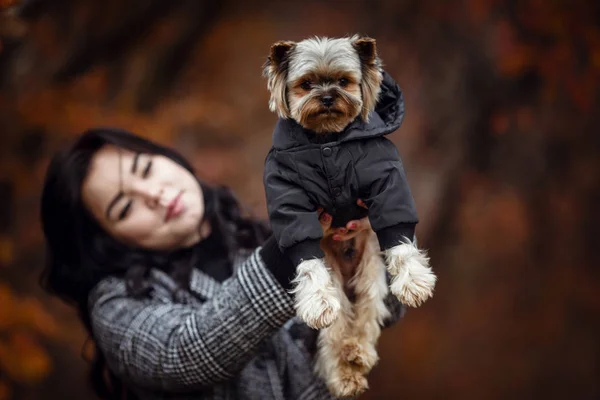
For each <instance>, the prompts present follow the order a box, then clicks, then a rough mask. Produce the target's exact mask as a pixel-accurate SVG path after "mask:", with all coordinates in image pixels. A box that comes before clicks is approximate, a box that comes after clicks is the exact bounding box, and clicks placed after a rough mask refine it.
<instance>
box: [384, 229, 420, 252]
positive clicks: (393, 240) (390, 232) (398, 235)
mask: <svg viewBox="0 0 600 400" xmlns="http://www.w3.org/2000/svg"><path fill="white" fill-rule="evenodd" d="M415 226H416V224H411V223H409V224H398V225H394V226H390V227H388V228H383V229H381V230H380V231H377V239H378V240H379V247H381V250H382V251H385V250H388V249H390V248H392V247H394V246H396V245H398V244H399V243H401V242H406V238H408V240H410V241H411V242H412V241H413V238H414V235H415Z"/></svg>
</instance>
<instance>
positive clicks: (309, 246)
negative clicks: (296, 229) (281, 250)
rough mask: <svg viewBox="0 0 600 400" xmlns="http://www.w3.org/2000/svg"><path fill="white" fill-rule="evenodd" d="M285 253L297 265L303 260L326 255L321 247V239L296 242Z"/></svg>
mask: <svg viewBox="0 0 600 400" xmlns="http://www.w3.org/2000/svg"><path fill="white" fill-rule="evenodd" d="M285 254H286V255H287V256H288V257H289V258H290V260H292V262H293V263H294V265H296V266H297V265H298V264H300V263H301V262H302V260H312V259H313V258H324V257H325V253H323V250H322V249H321V239H308V240H305V241H303V242H300V243H298V244H295V245H293V246H292V247H290V248H289V249H287V250H286V252H285Z"/></svg>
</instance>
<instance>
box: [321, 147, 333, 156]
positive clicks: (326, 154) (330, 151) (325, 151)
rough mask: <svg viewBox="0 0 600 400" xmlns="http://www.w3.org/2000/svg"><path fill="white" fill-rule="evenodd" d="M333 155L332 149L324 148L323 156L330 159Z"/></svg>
mask: <svg viewBox="0 0 600 400" xmlns="http://www.w3.org/2000/svg"><path fill="white" fill-rule="evenodd" d="M332 154H333V150H331V147H325V148H323V155H324V156H325V157H329V156H330V155H332Z"/></svg>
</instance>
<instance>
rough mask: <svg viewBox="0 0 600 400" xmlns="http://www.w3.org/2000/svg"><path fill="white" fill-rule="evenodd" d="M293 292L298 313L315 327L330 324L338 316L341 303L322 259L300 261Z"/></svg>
mask: <svg viewBox="0 0 600 400" xmlns="http://www.w3.org/2000/svg"><path fill="white" fill-rule="evenodd" d="M292 283H293V284H295V288H294V289H293V290H292V293H295V295H296V304H295V307H296V313H297V314H298V316H299V317H300V318H301V319H302V320H303V321H304V322H306V324H307V325H308V326H310V327H311V328H313V329H322V328H326V327H328V326H330V325H331V324H332V323H333V322H334V321H335V320H336V318H337V317H338V314H339V312H340V308H341V304H340V301H339V299H338V298H337V297H336V290H335V287H334V286H333V282H332V280H331V275H329V271H328V270H327V267H326V266H325V263H323V261H322V260H319V259H314V260H307V261H303V262H302V263H300V265H299V266H298V268H297V275H296V278H295V279H294V281H293V282H292Z"/></svg>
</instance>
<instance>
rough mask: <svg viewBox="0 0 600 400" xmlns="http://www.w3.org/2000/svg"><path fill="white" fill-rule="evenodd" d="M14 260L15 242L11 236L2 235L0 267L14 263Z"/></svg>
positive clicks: (0, 240) (0, 237)
mask: <svg viewBox="0 0 600 400" xmlns="http://www.w3.org/2000/svg"><path fill="white" fill-rule="evenodd" d="M13 260H14V244H13V241H12V239H11V238H10V237H6V236H0V267H4V266H8V265H10V264H12V262H13Z"/></svg>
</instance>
